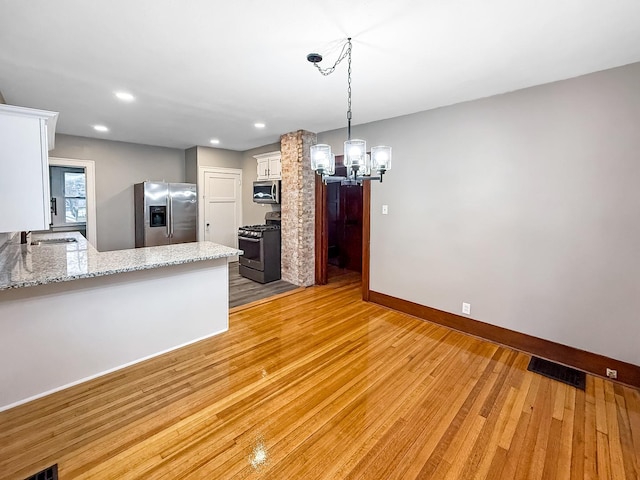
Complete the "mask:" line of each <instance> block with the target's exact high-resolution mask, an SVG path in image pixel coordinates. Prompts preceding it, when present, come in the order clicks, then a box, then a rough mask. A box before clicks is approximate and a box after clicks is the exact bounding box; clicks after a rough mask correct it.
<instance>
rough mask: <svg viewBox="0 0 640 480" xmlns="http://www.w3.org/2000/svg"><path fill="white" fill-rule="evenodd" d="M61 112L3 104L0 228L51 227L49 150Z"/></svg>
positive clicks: (0, 111)
mask: <svg viewBox="0 0 640 480" xmlns="http://www.w3.org/2000/svg"><path fill="white" fill-rule="evenodd" d="M57 120H58V114H57V113H54V112H47V111H44V110H34V109H32V108H23V107H14V106H13V105H0V203H1V204H2V205H4V207H3V208H2V211H0V232H18V231H23V230H24V231H30V230H44V229H47V228H49V223H50V221H51V207H50V198H49V150H50V149H52V148H53V144H54V141H55V128H56V121H57Z"/></svg>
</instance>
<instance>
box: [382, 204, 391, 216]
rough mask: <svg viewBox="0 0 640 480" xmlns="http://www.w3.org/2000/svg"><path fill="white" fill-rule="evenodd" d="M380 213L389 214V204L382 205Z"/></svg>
mask: <svg viewBox="0 0 640 480" xmlns="http://www.w3.org/2000/svg"><path fill="white" fill-rule="evenodd" d="M382 214H383V215H388V214H389V205H382Z"/></svg>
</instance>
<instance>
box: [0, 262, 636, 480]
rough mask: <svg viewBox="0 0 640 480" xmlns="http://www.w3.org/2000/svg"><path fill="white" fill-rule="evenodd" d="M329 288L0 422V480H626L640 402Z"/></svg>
mask: <svg viewBox="0 0 640 480" xmlns="http://www.w3.org/2000/svg"><path fill="white" fill-rule="evenodd" d="M352 280H353V278H352V277H350V276H348V275H346V276H342V277H339V279H338V281H337V283H330V284H329V285H327V286H323V287H312V288H307V289H305V290H303V291H301V292H296V293H294V294H291V295H288V296H285V297H281V298H277V299H275V300H273V301H270V302H262V303H260V304H259V305H257V306H255V307H250V308H245V309H243V310H241V311H238V312H236V313H233V314H232V315H231V318H230V321H231V328H230V331H229V332H227V333H224V334H222V335H219V336H217V337H214V338H212V339H209V340H206V341H202V342H199V343H198V344H195V345H193V346H190V347H187V348H183V349H181V350H178V351H175V352H172V353H170V354H166V355H163V356H161V357H158V358H155V359H152V360H150V361H146V362H144V363H141V364H138V365H135V366H133V367H130V368H127V369H124V370H121V371H118V372H115V373H113V374H110V375H108V376H105V377H102V378H99V379H97V380H95V381H91V382H88V383H86V384H82V385H79V386H76V387H73V388H70V389H68V390H66V391H64V392H60V393H57V394H54V395H51V396H49V397H46V398H43V399H40V400H37V401H34V402H31V403H30V404H27V405H24V406H21V407H17V408H14V409H12V410H9V411H7V412H3V413H0V478H3V479H5V478H9V479H23V478H25V477H26V476H27V475H28V474H31V473H33V472H35V471H37V470H38V469H40V468H43V467H45V466H48V465H49V464H52V463H56V462H57V463H58V464H59V468H60V478H61V480H66V479H103V478H109V479H135V478H144V479H176V478H189V479H200V478H202V479H225V480H226V479H235V478H238V479H249V478H265V479H266V478H268V479H314V478H321V479H339V478H350V479H351V478H354V479H355V478H362V479H413V478H449V479H459V478H460V479H462V478H464V479H467V478H468V479H471V478H477V479H529V478H531V479H554V478H557V479H580V480H582V479H586V478H600V479H637V478H638V475H639V465H640V392H639V391H638V390H635V389H632V388H627V387H624V386H622V385H620V384H615V383H612V382H611V381H608V380H604V379H602V378H595V377H593V376H590V375H588V376H587V389H586V392H583V391H579V390H576V389H574V388H572V387H568V386H565V385H564V384H561V383H558V382H555V381H553V380H549V379H547V378H544V377H541V376H539V375H536V374H533V373H530V372H528V371H526V366H527V363H528V360H529V356H528V355H525V354H523V353H518V352H515V351H512V350H510V349H508V348H503V347H500V346H497V345H494V344H491V343H487V342H484V341H482V340H479V339H477V338H473V337H470V336H467V335H463V334H460V333H457V332H454V331H451V330H447V329H445V328H442V327H439V326H436V325H432V324H429V323H426V322H423V321H421V320H418V319H415V318H412V317H409V316H407V315H404V314H400V313H396V312H393V311H390V310H387V309H385V308H381V307H378V306H376V305H373V304H367V303H364V302H362V301H361V300H359V297H360V292H359V285H358V284H357V283H355V282H353V281H352Z"/></svg>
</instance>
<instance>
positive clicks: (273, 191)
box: [253, 180, 280, 203]
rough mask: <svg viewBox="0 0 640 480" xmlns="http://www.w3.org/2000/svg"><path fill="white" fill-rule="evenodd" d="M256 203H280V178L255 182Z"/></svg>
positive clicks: (254, 195)
mask: <svg viewBox="0 0 640 480" xmlns="http://www.w3.org/2000/svg"><path fill="white" fill-rule="evenodd" d="M253 201H254V202H255V203H280V180H264V181H260V182H253Z"/></svg>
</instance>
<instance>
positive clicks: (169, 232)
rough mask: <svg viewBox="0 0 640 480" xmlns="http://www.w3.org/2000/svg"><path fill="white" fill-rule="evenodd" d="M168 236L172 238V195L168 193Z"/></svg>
mask: <svg viewBox="0 0 640 480" xmlns="http://www.w3.org/2000/svg"><path fill="white" fill-rule="evenodd" d="M165 202H166V205H167V238H171V195H170V194H169V193H167V199H166V200H165Z"/></svg>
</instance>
